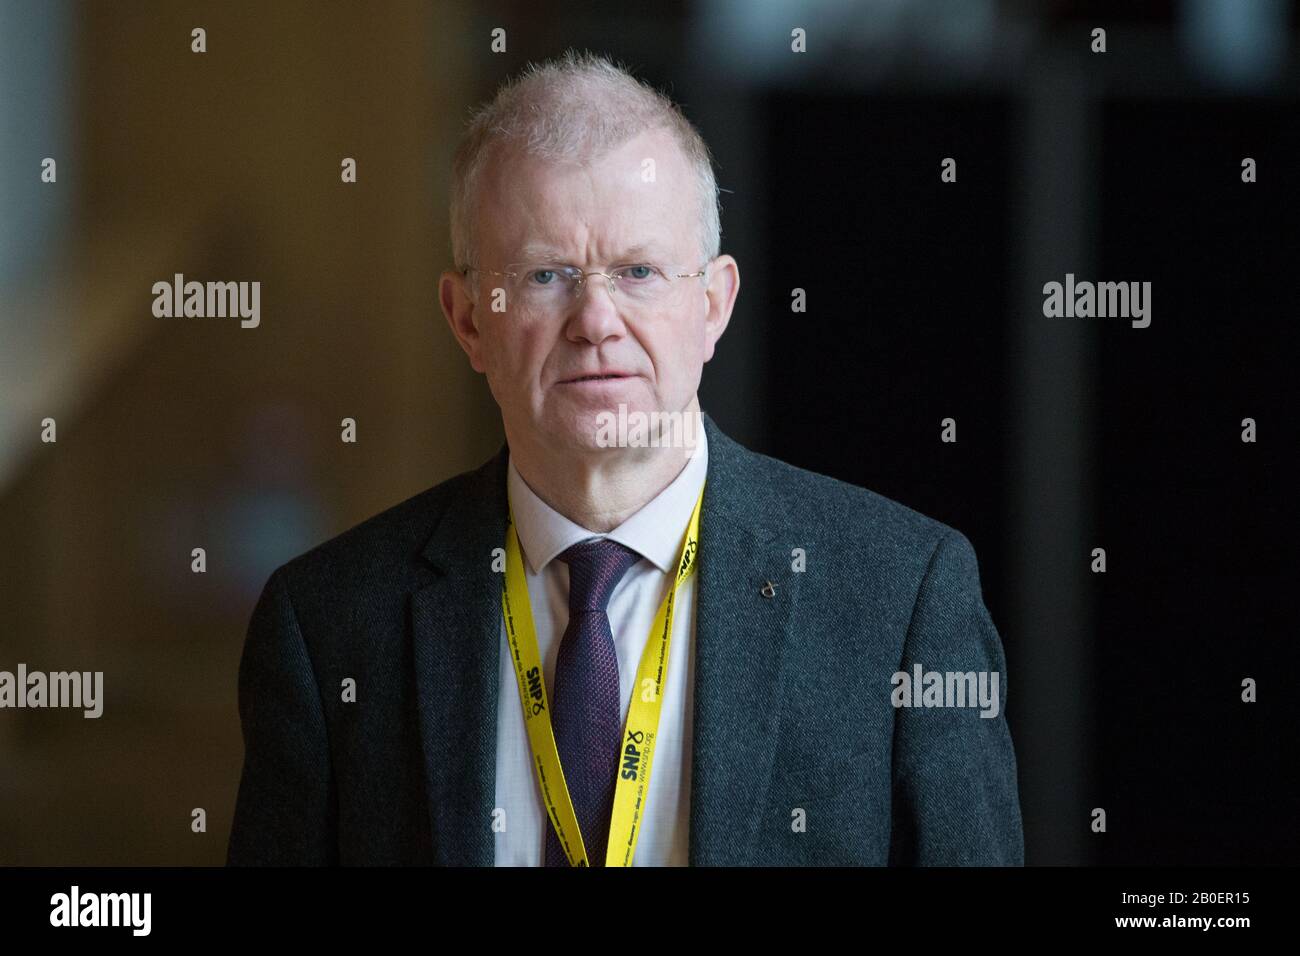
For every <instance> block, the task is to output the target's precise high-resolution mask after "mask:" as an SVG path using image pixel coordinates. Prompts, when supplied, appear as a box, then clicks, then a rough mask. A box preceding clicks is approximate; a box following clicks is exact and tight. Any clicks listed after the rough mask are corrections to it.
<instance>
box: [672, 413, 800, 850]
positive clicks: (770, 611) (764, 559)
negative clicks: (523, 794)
mask: <svg viewBox="0 0 1300 956" xmlns="http://www.w3.org/2000/svg"><path fill="white" fill-rule="evenodd" d="M704 427H705V430H706V432H707V433H708V437H709V470H708V478H707V480H706V483H705V486H704V504H703V506H702V508H701V510H700V563H699V568H698V571H697V573H698V575H699V579H698V581H697V583H696V611H695V709H694V716H693V727H692V757H691V809H690V837H689V841H690V851H689V857H690V864H691V865H692V866H736V865H744V864H746V863H747V862H748V860H749V859H750V856H751V851H750V848H751V846H752V844H753V841H754V838H755V834H756V833H757V831H758V826H759V819H760V814H761V812H762V809H763V806H764V804H765V799H764V798H765V797H766V794H767V788H768V785H769V783H770V781H771V777H772V762H773V754H774V752H775V749H776V748H775V741H776V733H777V730H778V726H777V722H778V719H779V717H780V713H781V687H782V678H781V675H782V667H783V664H784V662H785V660H786V658H787V655H788V649H787V643H788V628H789V622H790V620H791V613H792V610H793V607H794V600H795V594H796V588H795V587H794V586H793V585H794V583H795V580H796V579H797V575H793V574H792V573H791V570H790V560H791V559H790V551H791V549H792V548H793V547H795V546H797V544H798V542H797V541H792V540H786V539H787V538H788V537H789V535H787V534H783V533H782V527H781V524H780V516H781V515H782V514H783V508H782V505H781V502H780V501H779V500H778V499H777V497H776V495H775V492H774V490H773V489H772V488H771V487H770V483H769V481H768V480H767V479H766V478H765V476H764V475H763V474H762V473H761V471H760V469H759V468H758V467H757V463H758V461H759V459H758V457H757V456H756V455H755V454H754V453H753V452H751V451H749V450H748V449H746V448H744V447H742V446H741V445H739V444H737V443H736V442H734V441H732V440H731V439H730V438H728V437H727V436H726V435H724V434H723V433H722V432H721V431H720V430H719V429H718V427H717V426H716V425H715V424H714V423H713V420H712V419H710V418H709V417H708V416H707V415H705V416H704ZM768 582H772V583H773V584H774V585H775V590H774V593H772V595H771V596H770V597H766V596H764V594H763V589H764V586H765V585H766V584H767V583H768Z"/></svg>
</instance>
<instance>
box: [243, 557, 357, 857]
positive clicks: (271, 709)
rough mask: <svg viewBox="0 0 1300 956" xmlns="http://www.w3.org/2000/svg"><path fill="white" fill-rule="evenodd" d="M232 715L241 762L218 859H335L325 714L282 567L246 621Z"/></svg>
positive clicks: (334, 813) (333, 805) (334, 809)
mask: <svg viewBox="0 0 1300 956" xmlns="http://www.w3.org/2000/svg"><path fill="white" fill-rule="evenodd" d="M239 720H240V726H241V728H242V731H243V738H244V767H243V775H242V777H241V779H240V782H239V794H238V796H237V798H236V801H235V814H234V821H233V823H232V825H231V830H230V844H229V847H228V850H227V856H226V864H227V865H228V866H255V865H263V866H266V865H272V866H305V865H325V864H333V863H337V862H338V837H337V805H336V802H335V795H334V787H333V779H332V774H331V769H330V759H329V741H328V737H327V733H326V726H325V714H324V710H323V708H322V704H321V697H320V691H319V688H318V687H317V683H316V676H315V673H314V672H313V669H312V663H311V659H310V658H309V657H308V654H307V647H306V644H305V642H304V641H303V636H302V632H301V631H300V630H299V628H298V619H297V616H296V615H295V613H294V609H293V603H292V601H291V600H290V597H289V591H288V586H287V584H286V582H285V575H284V569H283V568H280V569H278V570H276V571H275V573H273V574H272V575H271V577H270V579H269V580H268V581H267V582H266V586H265V588H263V590H262V595H261V597H260V598H259V599H258V602H257V606H256V607H255V608H254V609H253V616H252V619H251V621H250V622H249V626H248V636H247V639H246V640H245V642H244V651H243V656H242V658H241V659H240V663H239Z"/></svg>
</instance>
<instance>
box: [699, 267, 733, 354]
mask: <svg viewBox="0 0 1300 956" xmlns="http://www.w3.org/2000/svg"><path fill="white" fill-rule="evenodd" d="M705 268H706V269H707V270H708V272H709V284H708V286H707V288H706V289H705V295H707V296H708V302H709V304H708V312H707V314H706V315H705V317H704V361H706V362H707V361H709V359H711V358H713V347H714V345H716V344H717V341H718V339H720V338H722V333H723V332H725V331H727V323H728V322H730V321H731V310H732V309H733V308H735V306H736V296H737V295H739V294H740V264H739V263H738V262H736V260H735V259H734V258H732V257H731V256H726V255H723V256H718V257H717V258H716V259H714V260H713V261H712V262H710V263H709V264H708V265H707V266H705Z"/></svg>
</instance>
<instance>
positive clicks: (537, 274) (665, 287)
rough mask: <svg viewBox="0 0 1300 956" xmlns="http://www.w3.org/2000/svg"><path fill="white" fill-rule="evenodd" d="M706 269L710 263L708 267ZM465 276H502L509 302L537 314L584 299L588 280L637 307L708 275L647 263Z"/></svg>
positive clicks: (525, 267) (535, 267) (545, 265)
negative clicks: (599, 282)
mask: <svg viewBox="0 0 1300 956" xmlns="http://www.w3.org/2000/svg"><path fill="white" fill-rule="evenodd" d="M705 265H706V266H707V265H708V263H705ZM461 272H462V273H464V274H465V275H469V273H470V272H481V273H483V274H485V275H495V276H502V277H503V278H505V279H506V280H507V281H506V283H505V285H506V293H507V295H508V296H509V298H510V300H511V301H513V302H515V303H516V304H518V305H521V306H523V307H524V308H527V309H530V310H536V311H543V312H546V311H554V310H556V309H560V308H563V307H564V306H566V305H568V304H570V303H572V302H573V301H574V300H575V299H577V298H578V297H580V296H581V295H582V292H583V290H584V288H585V287H586V283H587V279H588V278H590V277H591V276H603V277H604V278H605V280H606V281H607V282H608V284H609V293H610V295H611V296H613V297H615V299H618V298H620V297H621V298H624V299H626V300H627V301H628V302H631V303H635V304H638V305H651V304H654V303H657V302H661V301H663V300H665V299H667V298H668V297H669V295H671V294H672V292H673V290H674V289H675V288H677V287H678V285H679V283H678V282H677V281H676V280H678V279H694V278H698V277H699V276H703V275H706V274H707V273H706V270H704V269H701V270H700V271H698V272H675V271H673V270H672V269H671V268H670V267H668V266H662V265H655V264H653V263H648V262H640V263H634V264H632V265H624V266H618V267H617V268H615V269H614V270H612V271H611V272H597V271H595V270H583V269H579V268H578V267H577V266H571V265H566V264H563V263H556V262H541V263H522V262H519V263H511V264H509V265H507V266H506V268H505V270H503V271H498V270H496V269H483V268H480V267H478V266H465V267H463V268H462V269H461Z"/></svg>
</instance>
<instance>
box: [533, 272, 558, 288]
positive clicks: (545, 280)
mask: <svg viewBox="0 0 1300 956" xmlns="http://www.w3.org/2000/svg"><path fill="white" fill-rule="evenodd" d="M555 276H556V272H555V270H554V269H538V270H537V271H536V272H534V273H533V274H532V281H533V284H534V285H551V284H553V281H554V279H555Z"/></svg>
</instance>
